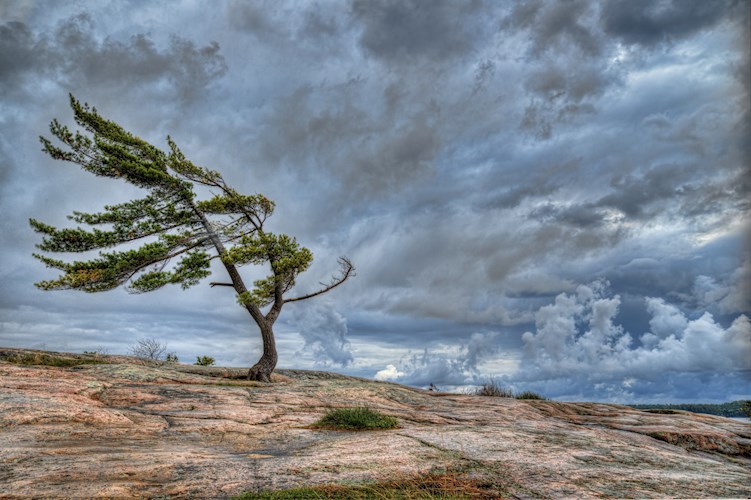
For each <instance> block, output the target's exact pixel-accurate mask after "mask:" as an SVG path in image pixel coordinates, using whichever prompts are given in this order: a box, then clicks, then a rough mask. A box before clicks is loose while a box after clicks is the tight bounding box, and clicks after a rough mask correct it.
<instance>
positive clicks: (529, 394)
mask: <svg viewBox="0 0 751 500" xmlns="http://www.w3.org/2000/svg"><path fill="white" fill-rule="evenodd" d="M514 397H515V398H516V399H540V400H542V401H546V400H547V399H548V398H546V397H545V396H542V395H540V394H537V393H536V392H532V391H523V392H520V393H518V394H517V395H516V396H514Z"/></svg>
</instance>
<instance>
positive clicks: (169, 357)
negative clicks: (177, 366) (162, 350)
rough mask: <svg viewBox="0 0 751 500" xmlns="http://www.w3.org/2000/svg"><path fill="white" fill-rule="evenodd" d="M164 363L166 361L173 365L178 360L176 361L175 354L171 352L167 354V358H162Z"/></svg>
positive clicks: (177, 360)
mask: <svg viewBox="0 0 751 500" xmlns="http://www.w3.org/2000/svg"><path fill="white" fill-rule="evenodd" d="M164 361H166V362H167V363H173V364H174V363H178V362H179V361H180V360H179V359H177V354H175V353H174V352H171V353H169V354H167V356H166V357H165V358H164Z"/></svg>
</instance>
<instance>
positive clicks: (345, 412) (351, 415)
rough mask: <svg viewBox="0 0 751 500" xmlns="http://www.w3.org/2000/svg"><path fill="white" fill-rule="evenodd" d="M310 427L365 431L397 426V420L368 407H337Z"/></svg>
mask: <svg viewBox="0 0 751 500" xmlns="http://www.w3.org/2000/svg"><path fill="white" fill-rule="evenodd" d="M312 427H313V428H315V429H331V430H347V431H367V430H376V429H395V428H397V427H399V421H398V420H397V419H396V418H394V417H391V416H388V415H384V414H382V413H380V412H378V411H376V410H371V409H370V408H338V409H335V410H330V411H329V412H328V413H326V415H324V416H323V417H322V418H321V419H320V420H319V421H318V422H316V423H315V424H313V425H312Z"/></svg>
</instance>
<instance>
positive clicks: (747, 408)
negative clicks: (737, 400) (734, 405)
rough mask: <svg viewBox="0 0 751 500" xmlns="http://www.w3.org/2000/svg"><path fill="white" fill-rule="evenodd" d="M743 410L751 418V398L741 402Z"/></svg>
mask: <svg viewBox="0 0 751 500" xmlns="http://www.w3.org/2000/svg"><path fill="white" fill-rule="evenodd" d="M741 411H742V412H743V413H744V414H745V415H746V416H747V417H748V418H751V400H747V401H743V402H741Z"/></svg>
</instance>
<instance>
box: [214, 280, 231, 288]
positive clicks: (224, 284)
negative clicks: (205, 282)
mask: <svg viewBox="0 0 751 500" xmlns="http://www.w3.org/2000/svg"><path fill="white" fill-rule="evenodd" d="M209 286H211V288H214V287H215V286H235V285H234V284H232V283H217V282H216V281H212V282H211V283H209Z"/></svg>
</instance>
